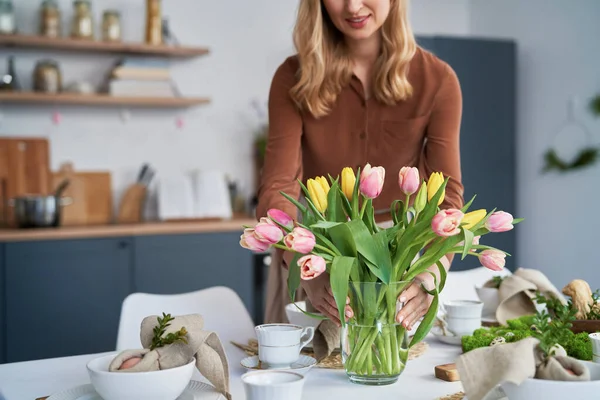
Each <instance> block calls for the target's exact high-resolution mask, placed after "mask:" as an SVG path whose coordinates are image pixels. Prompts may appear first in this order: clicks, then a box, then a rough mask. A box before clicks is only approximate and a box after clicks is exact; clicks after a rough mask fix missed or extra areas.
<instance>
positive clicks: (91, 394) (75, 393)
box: [48, 381, 225, 400]
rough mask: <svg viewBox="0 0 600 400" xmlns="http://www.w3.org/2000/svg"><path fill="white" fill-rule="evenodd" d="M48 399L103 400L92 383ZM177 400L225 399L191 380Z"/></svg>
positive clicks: (206, 385)
mask: <svg viewBox="0 0 600 400" xmlns="http://www.w3.org/2000/svg"><path fill="white" fill-rule="evenodd" d="M48 400H102V397H100V395H99V394H98V393H97V392H96V390H95V389H94V386H92V384H91V383H88V384H87V385H81V386H77V387H74V388H71V389H68V390H64V391H62V392H59V393H56V394H53V395H52V396H50V397H48ZM177 400H225V396H223V395H222V394H221V393H219V392H218V391H217V390H216V389H215V388H214V387H212V386H210V385H208V384H206V383H203V382H198V381H190V383H189V384H188V386H187V388H185V390H184V392H183V393H182V394H181V396H179V397H178V398H177Z"/></svg>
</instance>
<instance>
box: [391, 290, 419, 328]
mask: <svg viewBox="0 0 600 400" xmlns="http://www.w3.org/2000/svg"><path fill="white" fill-rule="evenodd" d="M419 290H420V289H419V287H418V286H417V285H415V284H411V285H410V286H409V287H408V288H407V289H406V290H405V291H404V292H402V293H401V294H400V296H399V297H398V301H399V302H400V303H402V304H403V306H402V309H401V310H400V311H398V313H397V314H396V322H397V323H399V324H402V325H404V326H405V327H406V326H407V325H406V318H407V317H408V316H409V315H410V314H412V313H413V312H414V311H415V310H416V309H417V307H418V305H419V304H418V302H416V301H413V299H414V298H415V296H417V295H418V294H419Z"/></svg>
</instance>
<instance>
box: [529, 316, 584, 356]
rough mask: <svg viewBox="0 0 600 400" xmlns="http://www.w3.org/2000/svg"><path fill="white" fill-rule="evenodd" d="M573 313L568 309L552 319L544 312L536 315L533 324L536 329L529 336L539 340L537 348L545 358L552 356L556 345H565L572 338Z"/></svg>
mask: <svg viewBox="0 0 600 400" xmlns="http://www.w3.org/2000/svg"><path fill="white" fill-rule="evenodd" d="M575 313H576V311H575V310H572V309H569V310H568V311H566V312H565V313H562V312H561V313H560V314H559V315H558V316H557V317H556V318H553V319H551V318H550V315H549V314H548V313H547V312H546V311H545V310H544V311H541V312H538V313H537V314H536V316H535V318H534V319H533V324H534V326H535V327H536V328H537V329H532V330H531V332H532V333H531V336H533V337H535V338H537V339H539V341H540V344H539V347H540V349H541V350H542V352H543V353H544V354H545V356H546V357H550V356H552V354H553V352H554V347H555V346H556V345H557V344H561V343H566V342H567V340H568V338H569V337H570V336H573V332H571V328H572V327H573V323H572V322H573V321H575Z"/></svg>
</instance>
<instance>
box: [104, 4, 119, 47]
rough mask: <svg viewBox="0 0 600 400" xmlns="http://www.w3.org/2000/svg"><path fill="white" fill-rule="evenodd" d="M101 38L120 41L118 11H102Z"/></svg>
mask: <svg viewBox="0 0 600 400" xmlns="http://www.w3.org/2000/svg"><path fill="white" fill-rule="evenodd" d="M102 40H104V41H105V42H120V41H121V15H120V14H119V12H118V11H115V10H106V11H104V15H103V17H102Z"/></svg>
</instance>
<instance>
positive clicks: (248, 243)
mask: <svg viewBox="0 0 600 400" xmlns="http://www.w3.org/2000/svg"><path fill="white" fill-rule="evenodd" d="M240 246H242V247H243V248H245V249H248V250H252V251H255V252H257V253H263V252H265V251H267V250H268V249H269V247H270V246H271V243H269V242H267V241H266V240H263V239H261V238H259V237H258V236H257V235H256V232H255V231H254V228H246V229H244V233H243V234H242V236H240Z"/></svg>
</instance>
